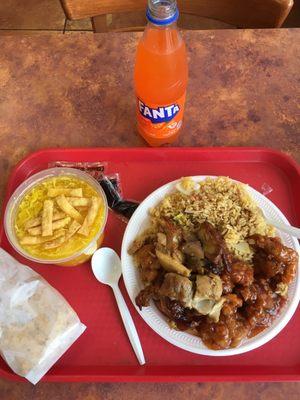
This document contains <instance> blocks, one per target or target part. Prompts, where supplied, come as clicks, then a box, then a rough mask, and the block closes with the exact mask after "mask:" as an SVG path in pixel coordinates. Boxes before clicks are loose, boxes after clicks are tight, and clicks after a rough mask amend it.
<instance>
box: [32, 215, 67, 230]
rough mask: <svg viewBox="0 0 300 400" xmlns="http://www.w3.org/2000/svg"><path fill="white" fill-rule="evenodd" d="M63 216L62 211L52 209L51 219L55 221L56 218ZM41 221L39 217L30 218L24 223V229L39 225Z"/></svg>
mask: <svg viewBox="0 0 300 400" xmlns="http://www.w3.org/2000/svg"><path fill="white" fill-rule="evenodd" d="M65 216H66V214H65V213H64V212H62V211H54V212H53V218H52V221H57V220H58V219H62V218H64V217H65ZM41 223H42V218H41V217H36V218H32V219H30V220H29V221H27V222H26V223H25V229H26V230H27V229H29V228H35V227H36V226H39V225H41Z"/></svg>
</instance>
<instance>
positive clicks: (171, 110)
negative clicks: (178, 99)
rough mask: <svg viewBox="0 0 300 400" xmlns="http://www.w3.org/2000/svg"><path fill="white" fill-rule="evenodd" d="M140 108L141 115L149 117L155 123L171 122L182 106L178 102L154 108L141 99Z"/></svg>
mask: <svg viewBox="0 0 300 400" xmlns="http://www.w3.org/2000/svg"><path fill="white" fill-rule="evenodd" d="M139 109H140V113H141V115H142V116H143V117H144V118H147V119H149V121H151V122H152V123H153V124H160V123H161V122H169V121H171V120H172V119H173V118H174V117H175V115H176V114H178V113H179V111H180V107H179V105H178V104H176V103H175V104H171V105H169V106H165V107H157V108H152V107H149V106H147V105H146V104H144V103H143V102H142V101H141V100H139Z"/></svg>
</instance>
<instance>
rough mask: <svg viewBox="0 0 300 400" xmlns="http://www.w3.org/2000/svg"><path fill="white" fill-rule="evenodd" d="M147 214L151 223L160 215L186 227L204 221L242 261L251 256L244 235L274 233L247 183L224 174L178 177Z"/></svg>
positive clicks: (186, 228) (268, 234)
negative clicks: (212, 176)
mask: <svg viewBox="0 0 300 400" xmlns="http://www.w3.org/2000/svg"><path fill="white" fill-rule="evenodd" d="M150 215H151V219H152V222H153V224H154V225H155V224H156V222H157V221H159V220H160V219H162V218H170V219H171V220H172V221H174V222H175V223H176V224H178V225H179V226H181V227H182V228H183V229H184V230H187V231H193V230H196V229H197V227H198V226H199V224H201V223H202V222H204V221H208V222H210V223H211V224H212V225H213V226H214V227H215V228H217V229H218V231H219V232H220V233H221V234H222V235H223V237H224V239H225V241H226V243H227V246H228V248H229V249H230V250H231V251H232V252H233V253H234V254H235V255H236V256H237V257H238V258H241V259H243V260H245V261H249V260H251V259H252V250H251V248H250V247H249V245H248V243H247V237H248V236H250V235H253V234H260V235H264V236H274V235H275V229H274V227H272V226H270V225H268V224H267V223H266V221H265V219H264V217H263V215H262V213H261V211H260V209H259V207H258V206H257V204H256V203H255V201H254V200H253V199H252V198H251V196H250V194H249V192H248V190H247V186H246V185H244V184H241V183H237V182H234V181H233V180H231V179H229V178H227V177H217V178H206V179H205V180H203V181H201V182H199V183H196V182H194V181H193V180H192V179H191V178H182V180H181V181H180V183H179V184H178V185H177V190H175V191H174V192H172V193H171V194H170V195H167V196H166V197H165V198H164V199H163V200H162V201H161V202H160V203H159V204H158V205H157V206H156V207H154V208H152V209H151V210H150Z"/></svg>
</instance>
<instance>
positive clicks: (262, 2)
mask: <svg viewBox="0 0 300 400" xmlns="http://www.w3.org/2000/svg"><path fill="white" fill-rule="evenodd" d="M60 1H61V3H62V6H63V9H64V11H65V14H66V16H67V18H69V19H70V20H76V19H82V18H87V17H90V18H92V22H93V28H94V31H95V32H107V31H136V30H142V29H143V28H144V26H145V24H146V18H145V9H146V4H147V1H146V0H60ZM177 3H178V7H179V10H180V13H181V17H180V21H179V22H180V23H179V26H181V27H182V28H184V29H203V28H201V26H203V23H204V29H216V28H225V27H239V28H279V27H280V26H281V25H282V24H283V22H284V20H285V19H286V17H287V16H288V14H289V12H290V10H291V8H292V7H293V3H294V2H293V0H177Z"/></svg>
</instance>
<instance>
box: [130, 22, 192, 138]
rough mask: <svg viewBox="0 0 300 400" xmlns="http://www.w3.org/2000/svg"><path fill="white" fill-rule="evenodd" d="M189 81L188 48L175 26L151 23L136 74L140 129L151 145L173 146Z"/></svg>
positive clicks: (138, 125)
mask: <svg viewBox="0 0 300 400" xmlns="http://www.w3.org/2000/svg"><path fill="white" fill-rule="evenodd" d="M187 79H188V68H187V56H186V49H185V44H184V42H183V40H182V38H181V35H180V33H179V31H178V29H177V26H176V22H173V23H171V24H169V25H163V26H160V25H155V24H153V23H151V22H149V23H148V25H147V27H146V29H145V32H144V35H143V37H142V39H141V40H140V43H139V45H138V49H137V55H136V64H135V72H134V81H135V92H136V97H137V128H138V131H139V133H140V135H141V136H142V137H143V138H144V139H145V140H146V141H147V142H148V143H149V144H150V145H151V146H161V145H163V144H169V143H173V142H174V141H175V140H176V139H177V137H178V134H179V130H180V128H181V125H182V120H183V112H184V103H185V96H186V86H187Z"/></svg>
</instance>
